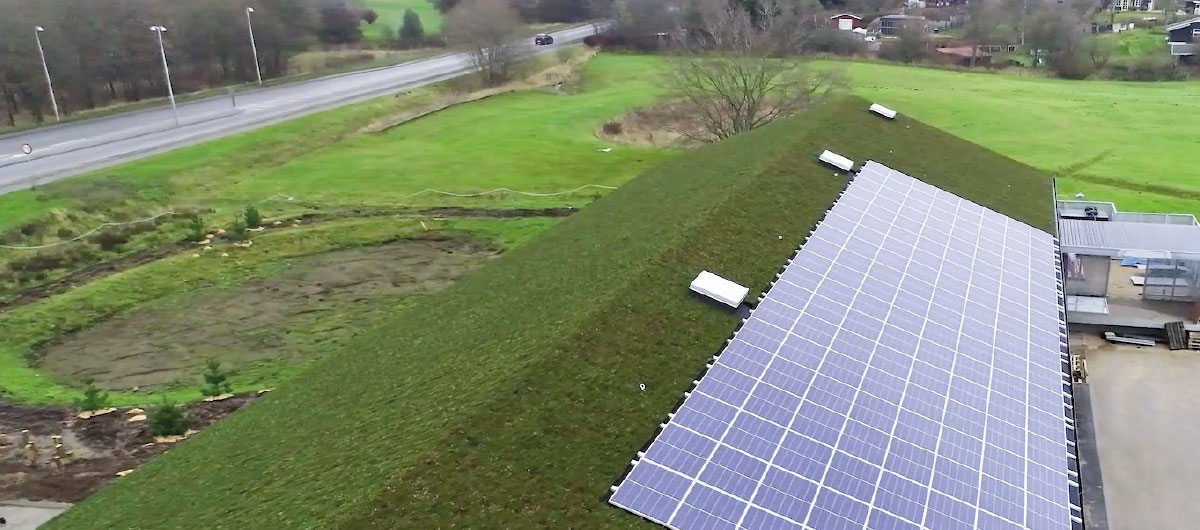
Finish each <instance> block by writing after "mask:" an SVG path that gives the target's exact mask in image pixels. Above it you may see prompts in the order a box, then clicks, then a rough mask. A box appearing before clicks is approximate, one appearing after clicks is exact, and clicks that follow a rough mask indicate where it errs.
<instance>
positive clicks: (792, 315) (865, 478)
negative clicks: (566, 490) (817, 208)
mask: <svg viewBox="0 0 1200 530" xmlns="http://www.w3.org/2000/svg"><path fill="white" fill-rule="evenodd" d="M1059 268H1060V264H1059V260H1058V250H1057V242H1056V241H1055V240H1054V238H1053V237H1052V236H1050V235H1049V234H1046V233H1044V232H1041V231H1039V230H1036V229H1034V228H1031V227H1030V226H1028V225H1025V224H1022V223H1020V222H1018V221H1015V220H1013V219H1010V218H1008V217H1005V216H1004V215H1001V214H998V213H996V212H993V211H990V210H987V209H985V208H983V207H981V206H979V205H976V204H974V203H971V202H969V201H966V200H963V199H961V198H959V197H957V196H955V195H952V194H950V193H947V192H945V191H942V190H939V189H937V188H935V187H933V186H930V185H928V184H925V183H923V182H921V181H919V180H917V179H914V178H911V177H909V176H907V175H904V174H902V173H899V172H896V171H894V170H891V169H889V168H887V167H885V166H883V165H880V164H878V163H875V162H868V163H867V164H866V166H865V167H864V168H863V169H862V171H861V172H860V173H859V174H858V176H857V177H855V178H854V180H853V181H852V182H851V183H850V185H849V186H848V187H847V189H846V191H845V192H844V193H843V195H842V196H841V197H840V198H839V200H838V201H837V203H836V204H835V205H834V206H833V207H832V209H831V210H830V211H829V212H828V213H827V214H826V216H825V218H824V219H823V220H822V222H821V223H820V224H819V225H818V227H817V229H816V230H815V231H814V232H813V233H812V234H811V236H810V237H809V239H808V241H807V242H806V243H805V244H804V246H803V248H801V249H800V250H799V251H798V252H797V253H796V255H795V256H794V258H793V259H792V260H790V261H789V264H788V266H787V267H786V268H785V269H784V271H783V272H782V273H781V275H780V276H779V278H778V279H777V280H776V282H775V283H774V284H773V286H772V287H771V289H770V290H769V291H768V292H767V294H766V296H765V298H764V299H763V300H761V301H760V303H759V304H758V306H757V307H756V308H755V310H754V311H753V313H752V314H751V315H750V317H749V318H748V319H746V320H745V322H744V323H743V325H742V326H741V328H740V329H739V330H738V331H737V333H736V334H735V335H734V337H733V338H732V339H731V340H730V341H729V343H728V344H727V345H726V347H725V348H724V350H723V351H722V352H721V354H720V355H719V356H718V357H717V358H716V360H715V362H714V363H713V364H712V365H711V367H710V368H709V370H708V371H707V372H706V373H705V375H704V376H703V377H702V378H701V379H700V381H699V382H698V384H697V385H696V386H695V388H693V389H692V391H691V392H689V393H688V394H686V395H685V396H686V397H685V399H684V401H683V403H682V405H681V406H680V408H679V409H678V410H677V411H676V412H674V413H673V414H671V415H670V419H669V420H668V422H667V423H666V424H665V425H664V426H663V428H662V430H661V431H660V432H659V433H658V435H657V436H656V438H655V439H654V440H653V441H652V442H651V443H650V445H649V446H648V448H647V449H646V451H645V452H644V453H639V454H638V456H639V458H638V459H637V460H635V461H634V462H633V465H632V468H631V470H630V471H629V472H628V474H627V475H626V476H625V477H624V478H623V479H622V480H621V481H620V483H619V484H618V485H617V486H615V487H614V488H613V493H612V496H611V497H610V499H609V501H610V502H611V503H612V504H614V505H616V506H619V507H621V508H624V509H626V510H628V511H630V512H633V513H635V514H638V515H641V516H643V517H646V518H648V519H650V520H652V521H655V522H658V523H660V524H663V525H666V526H668V527H671V528H676V529H679V530H694V529H723V528H746V529H784V528H811V529H863V528H867V529H876V530H904V529H917V528H930V529H950V528H953V529H958V528H989V529H992V528H995V529H1006V528H1033V529H1065V528H1071V527H1072V526H1077V525H1078V524H1079V523H1080V520H1079V518H1078V513H1079V512H1078V506H1077V504H1078V501H1077V500H1075V501H1074V502H1073V499H1077V498H1078V490H1077V484H1076V483H1075V481H1074V480H1073V479H1072V478H1071V476H1072V475H1071V474H1070V473H1071V472H1070V471H1069V470H1070V469H1073V467H1072V466H1073V464H1072V463H1070V462H1069V460H1070V459H1071V458H1072V457H1071V456H1069V455H1070V454H1071V452H1072V446H1071V445H1070V443H1073V442H1069V436H1073V435H1071V434H1069V431H1070V429H1071V427H1072V422H1071V420H1070V419H1069V418H1070V416H1071V415H1070V409H1069V407H1070V394H1069V386H1068V387H1066V388H1064V371H1065V370H1064V364H1063V363H1064V359H1065V352H1064V351H1063V345H1064V344H1065V324H1064V317H1065V313H1064V312H1063V309H1062V306H1061V300H1062V296H1061V282H1060V277H1059Z"/></svg>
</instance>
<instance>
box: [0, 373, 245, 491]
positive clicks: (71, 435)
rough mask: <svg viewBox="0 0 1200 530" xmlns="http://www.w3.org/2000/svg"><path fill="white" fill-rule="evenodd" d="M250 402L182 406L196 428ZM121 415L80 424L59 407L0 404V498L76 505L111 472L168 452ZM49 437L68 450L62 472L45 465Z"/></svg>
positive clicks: (49, 454) (142, 424)
mask: <svg viewBox="0 0 1200 530" xmlns="http://www.w3.org/2000/svg"><path fill="white" fill-rule="evenodd" d="M255 398H256V395H255V394H246V395H241V396H235V397H232V398H230V399H226V400H223V401H214V402H200V403H193V404H190V405H187V406H186V408H187V409H188V414H189V415H190V416H191V417H192V419H193V421H194V422H195V423H194V426H193V427H194V428H195V429H197V430H202V429H204V428H206V427H208V426H211V425H212V424H213V423H216V422H217V420H219V419H221V418H224V417H225V416H227V415H229V414H231V413H233V412H234V411H236V410H237V409H239V408H241V407H242V406H243V405H245V404H246V403H249V402H250V401H252V400H254V399H255ZM127 417H128V416H127V415H126V414H125V413H124V410H118V411H116V412H112V413H109V414H104V415H101V416H96V417H94V418H90V419H87V420H81V419H78V418H77V417H76V416H75V412H74V411H72V410H68V409H65V408H58V407H31V406H26V405H18V404H14V403H8V402H0V433H7V434H8V438H9V441H10V443H9V445H7V446H0V500H9V499H25V500H38V501H58V502H79V501H81V500H83V499H84V498H86V497H87V496H89V495H91V494H92V493H95V492H96V490H98V489H100V487H101V486H103V485H104V484H106V483H108V482H109V481H111V480H113V479H115V478H117V472H119V471H124V470H127V469H135V468H137V467H138V466H140V465H142V464H144V463H146V461H148V460H150V459H151V458H153V457H155V456H157V455H159V454H162V452H163V451H166V450H167V449H170V448H171V445H169V444H157V443H154V440H153V438H152V437H151V436H150V433H149V432H148V431H147V430H146V424H145V422H140V423H129V422H127V421H126V418H127ZM24 429H28V430H29V433H30V435H31V437H32V441H33V443H34V444H35V445H36V446H37V448H38V457H37V459H36V461H35V462H36V463H35V464H34V465H33V466H30V465H29V457H28V453H26V451H25V450H24V449H23V448H22V447H20V445H21V431H22V430H24ZM51 436H62V443H63V449H64V450H66V451H70V452H71V456H70V457H68V458H67V459H66V462H67V464H66V465H65V466H64V468H63V471H62V472H59V471H57V470H55V469H54V468H53V467H52V466H51V463H50V458H51V457H52V456H53V455H54V446H53V444H52V442H51V438H50V437H51Z"/></svg>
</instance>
